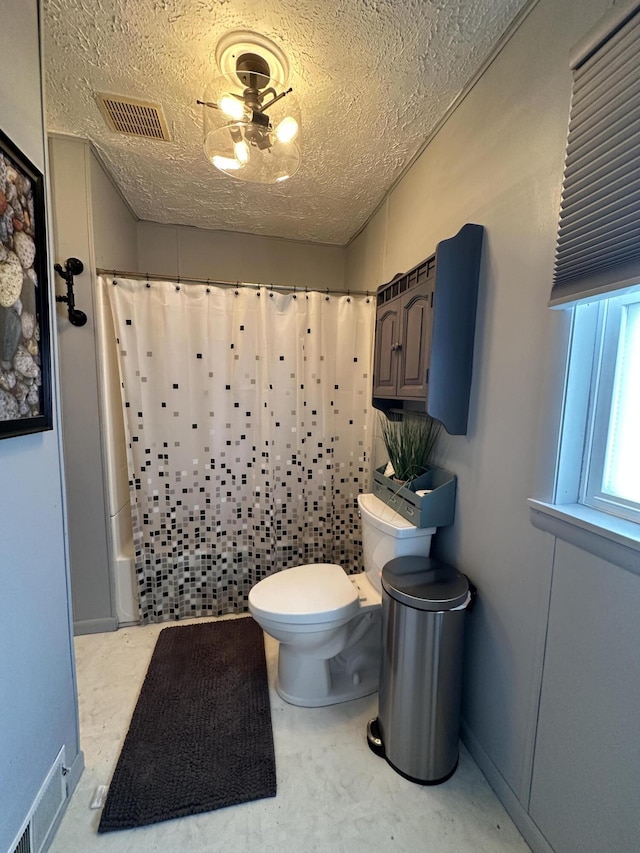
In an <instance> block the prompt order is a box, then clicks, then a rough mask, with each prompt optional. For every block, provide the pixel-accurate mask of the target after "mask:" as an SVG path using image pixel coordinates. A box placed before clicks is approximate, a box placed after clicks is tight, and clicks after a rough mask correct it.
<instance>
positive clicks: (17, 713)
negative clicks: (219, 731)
mask: <svg viewBox="0 0 640 853" xmlns="http://www.w3.org/2000/svg"><path fill="white" fill-rule="evenodd" d="M17 69H19V73H18V71H17ZM0 127H1V128H2V130H3V131H4V132H5V133H6V134H7V135H8V136H9V137H10V138H11V139H12V140H13V142H14V143H15V144H16V145H17V146H18V147H19V148H20V149H21V150H22V151H23V152H24V153H25V154H26V156H27V157H28V158H29V159H30V160H31V161H32V162H33V163H35V165H36V166H37V167H38V168H39V169H40V170H41V171H44V164H45V152H44V134H43V121H42V93H41V87H40V66H39V41H38V4H37V3H36V2H35V0H4V2H3V4H2V12H1V24H0ZM53 372H54V405H55V406H56V407H57V387H56V384H55V380H56V378H57V377H56V368H55V363H54V371H53ZM59 439H60V435H59V422H58V417H57V413H56V417H55V426H54V429H53V430H52V431H50V432H42V433H37V434H35V435H30V436H23V437H18V438H6V439H3V440H2V441H0V471H1V472H2V489H1V490H0V533H1V536H0V577H1V578H2V597H3V608H2V619H0V732H1V735H0V850H6V849H8V848H9V845H10V844H12V843H13V842H14V840H15V836H16V834H17V833H18V831H19V830H20V829H21V827H22V825H23V822H24V820H25V818H26V816H27V814H28V813H29V810H30V808H31V806H32V804H33V801H34V798H35V796H36V794H37V792H38V790H39V788H40V786H41V784H42V782H43V781H44V779H45V777H46V775H47V773H48V771H49V769H50V768H51V766H52V764H53V762H54V759H55V758H56V756H57V754H58V752H59V750H60V748H61V747H62V746H63V745H65V746H66V760H67V764H68V765H70V766H72V767H73V772H72V776H71V778H72V786H73V784H74V783H75V781H77V777H78V775H79V773H80V772H81V766H82V754H81V753H80V752H79V743H78V722H77V707H76V698H75V682H74V670H73V650H72V643H71V625H70V613H69V606H68V599H67V585H68V573H67V566H66V556H65V544H64V518H63V513H64V510H63V490H62V473H61V450H60V446H59Z"/></svg>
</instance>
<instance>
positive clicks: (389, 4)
mask: <svg viewBox="0 0 640 853" xmlns="http://www.w3.org/2000/svg"><path fill="white" fill-rule="evenodd" d="M525 2H526V0H336V2H329V0H288V2H286V3H284V2H281V0H111V2H108V0H44V32H45V63H46V79H47V111H48V117H47V125H48V128H49V130H51V131H55V132H61V133H70V134H74V135H77V136H81V137H84V138H88V139H90V140H91V141H92V142H93V144H94V145H95V147H96V148H97V149H98V151H99V152H100V155H101V157H102V159H103V161H104V163H105V165H106V166H107V168H108V169H109V171H110V172H111V174H112V176H113V178H114V180H115V182H116V183H117V185H118V186H119V188H120V190H121V192H122V194H123V195H124V197H125V198H126V199H127V201H128V203H129V204H130V206H131V208H132V209H133V210H134V211H135V213H136V215H137V216H138V217H140V219H144V220H150V221H154V222H161V223H171V224H181V225H192V226H197V227H200V228H212V229H224V230H231V231H244V232H249V233H254V234H264V235H270V236H279V237H288V238H293V239H298V240H311V241H315V242H322V243H334V244H339V245H342V244H345V243H346V242H348V240H349V239H350V238H351V237H352V236H353V235H354V234H355V233H357V231H358V230H359V229H360V228H361V227H362V225H363V224H364V223H365V222H366V221H367V219H368V217H369V216H370V215H371V213H372V212H373V211H374V210H375V208H376V207H377V205H378V204H379V203H380V201H381V199H382V198H383V197H384V195H385V193H386V192H387V190H388V189H389V187H390V186H391V185H392V183H393V181H394V180H395V179H396V178H397V176H398V175H399V174H400V173H401V172H402V169H403V167H405V166H406V164H407V163H408V162H409V161H410V160H411V159H412V157H413V156H414V155H415V154H416V152H417V151H418V150H419V149H420V147H421V145H422V143H423V142H424V140H425V139H426V138H427V136H428V135H429V132H430V131H431V130H432V129H433V128H434V127H435V125H436V124H437V122H438V120H439V119H440V118H441V117H442V115H443V114H444V113H445V112H446V110H447V108H448V107H449V106H450V104H451V103H452V101H454V99H455V98H456V96H457V95H458V94H459V93H460V91H461V90H462V89H463V88H464V87H465V85H466V84H467V83H468V81H469V80H470V79H471V78H472V77H473V75H474V74H475V72H476V71H477V70H478V68H479V67H480V66H481V64H482V62H483V60H484V59H485V57H486V56H487V55H488V54H489V52H490V51H491V49H492V46H493V45H494V44H495V43H496V41H497V40H498V39H499V38H500V36H501V35H502V34H503V33H504V31H505V30H506V29H507V27H508V25H509V24H510V22H511V21H512V20H513V18H514V17H515V15H516V14H517V12H518V11H519V10H520V8H521V7H522V6H523V5H524V4H525ZM235 29H249V30H253V31H255V32H259V33H262V34H264V35H266V36H268V37H270V38H271V39H272V40H273V41H275V42H276V43H277V44H279V45H280V46H281V47H282V48H283V50H284V51H285V53H286V55H287V57H288V59H289V63H290V66H291V70H290V75H289V84H290V85H292V86H293V87H294V90H295V92H296V95H297V97H298V100H299V102H300V104H301V108H302V111H303V160H302V165H301V167H300V170H299V172H298V173H297V174H296V175H295V176H294V177H293V178H291V179H290V180H289V181H287V182H285V183H283V184H282V185H278V186H273V185H269V186H263V185H257V184H247V183H243V182H241V181H237V180H234V179H233V178H230V177H228V176H226V175H223V174H221V173H219V172H217V171H216V170H215V169H214V168H213V167H212V166H210V165H208V164H207V161H206V160H205V157H204V153H203V150H202V116H201V108H200V107H199V106H197V105H196V99H197V98H202V94H203V90H204V86H205V84H206V82H207V81H208V80H209V79H210V78H211V77H213V76H215V75H216V73H217V69H216V64H215V47H216V44H217V42H218V40H219V39H220V37H221V36H222V35H223V34H224V33H226V32H228V31H229V30H235ZM96 92H108V93H111V94H117V95H123V96H127V97H133V98H140V99H143V100H149V101H154V102H157V103H160V104H161V105H162V107H163V109H164V113H165V116H166V119H167V122H168V125H169V130H170V133H171V140H172V141H171V142H168V143H167V142H160V141H153V140H146V139H139V138H134V137H130V136H125V135H122V134H119V133H115V132H113V131H111V130H109V129H108V127H107V126H106V123H105V121H104V119H103V118H102V115H101V113H100V111H99V109H98V106H97V103H96V100H95V93H96Z"/></svg>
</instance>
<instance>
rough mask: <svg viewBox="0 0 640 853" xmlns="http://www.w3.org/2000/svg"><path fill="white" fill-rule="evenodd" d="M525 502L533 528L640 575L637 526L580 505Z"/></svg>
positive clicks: (639, 538)
mask: <svg viewBox="0 0 640 853" xmlns="http://www.w3.org/2000/svg"><path fill="white" fill-rule="evenodd" d="M527 503H528V504H529V507H530V509H531V523H532V524H533V525H534V527H537V528H539V529H540V530H544V531H546V532H547V533H551V534H552V535H553V536H557V537H558V538H560V539H564V540H565V541H567V542H570V543H571V544H572V545H576V546H577V547H578V548H582V549H583V550H584V551H588V552H589V553H591V554H594V555H595V556H597V557H600V558H602V559H603V560H607V561H608V562H610V563H615V564H616V565H618V566H620V567H621V568H623V569H627V571H630V572H633V573H634V574H637V575H640V525H638V524H636V523H635V522H633V521H627V520H626V519H622V518H616V517H615V516H613V515H609V514H608V513H605V512H599V511H598V510H597V509H592V508H591V507H587V506H583V505H582V504H550V503H545V502H544V501H537V500H534V499H533V498H529V499H528V500H527Z"/></svg>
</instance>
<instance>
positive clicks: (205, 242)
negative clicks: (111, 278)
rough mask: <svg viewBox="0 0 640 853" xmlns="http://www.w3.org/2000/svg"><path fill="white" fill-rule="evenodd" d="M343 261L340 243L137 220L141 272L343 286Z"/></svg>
mask: <svg viewBox="0 0 640 853" xmlns="http://www.w3.org/2000/svg"><path fill="white" fill-rule="evenodd" d="M345 261H346V251H345V249H344V248H343V247H342V246H324V245H320V244H316V243H303V242H296V241H295V240H281V239H277V238H273V237H257V236H254V235H251V234H237V233H231V232H229V231H204V230H202V229H199V228H186V227H185V226H182V225H157V224H156V223H154V222H140V224H139V226H138V263H139V268H140V270H141V271H142V272H145V273H157V274H158V275H166V276H176V275H182V276H191V277H193V278H207V277H210V278H214V277H215V278H218V279H219V280H221V281H247V282H253V283H256V284H282V285H292V286H295V287H305V286H306V287H309V288H319V289H321V290H324V289H325V288H327V287H328V288H329V289H334V290H341V289H342V288H343V287H344V283H345Z"/></svg>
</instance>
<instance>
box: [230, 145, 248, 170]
mask: <svg viewBox="0 0 640 853" xmlns="http://www.w3.org/2000/svg"><path fill="white" fill-rule="evenodd" d="M233 153H234V154H235V155H236V160H237V161H238V162H239V163H240V164H241V165H244V164H245V163H248V162H249V146H248V145H247V143H246V142H245V141H244V139H241V140H240V141H239V142H234V143H233Z"/></svg>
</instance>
